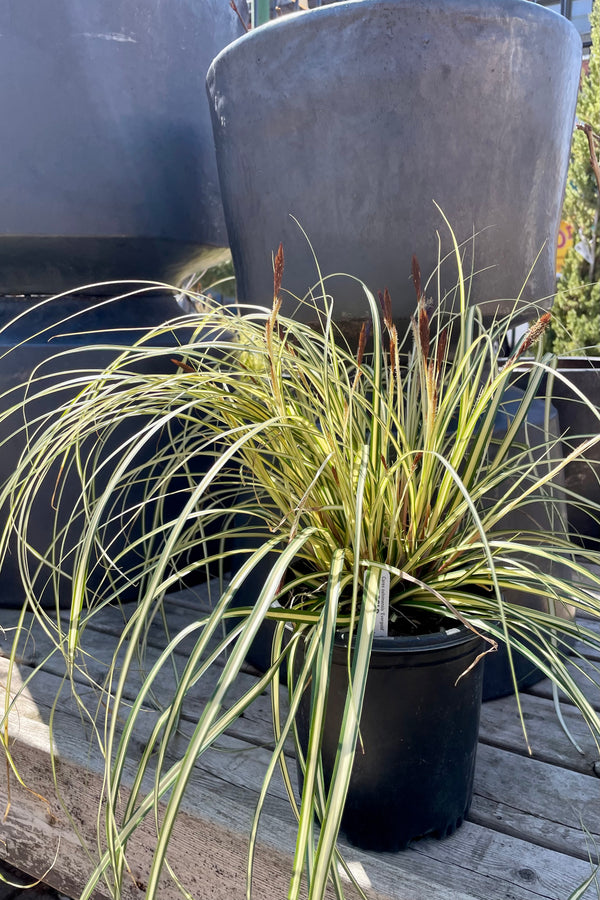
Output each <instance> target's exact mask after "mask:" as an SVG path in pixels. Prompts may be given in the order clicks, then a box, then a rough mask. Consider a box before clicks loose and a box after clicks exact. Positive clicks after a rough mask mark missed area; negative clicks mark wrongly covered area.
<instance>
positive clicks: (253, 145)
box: [207, 0, 581, 320]
mask: <svg viewBox="0 0 600 900" xmlns="http://www.w3.org/2000/svg"><path fill="white" fill-rule="evenodd" d="M580 64H581V42H580V38H579V36H578V34H577V32H576V29H575V28H574V27H573V26H572V25H571V23H569V22H568V21H566V20H565V19H563V18H561V17H560V16H558V15H557V14H555V13H552V12H550V11H548V10H547V9H544V8H542V7H541V6H537V5H536V4H534V3H530V2H526V0H429V2H427V3H415V2H414V0H361V2H343V3H337V4H333V5H331V6H327V7H322V8H320V9H315V10H312V11H310V12H305V13H297V14H293V15H291V16H286V17H284V18H282V19H280V20H278V21H275V22H271V23H269V24H268V25H265V26H263V27H261V28H259V29H257V30H255V31H253V32H250V33H249V34H248V35H246V36H244V37H242V38H241V39H240V40H239V41H236V42H234V43H233V44H231V45H230V46H228V47H227V48H226V49H225V50H224V51H223V52H222V53H220V54H219V56H218V57H217V58H216V59H215V60H214V62H213V63H212V65H211V67H210V69H209V73H208V80H207V85H208V92H209V97H210V104H211V113H212V123H213V129H214V134H215V143H216V148H217V158H218V168H219V177H220V182H221V190H222V197H223V204H224V209H225V216H226V221H227V229H228V233H229V239H230V243H231V247H232V251H233V257H234V263H235V269H236V275H237V279H238V292H239V299H240V300H241V301H242V302H251V303H256V302H259V303H263V304H264V303H269V302H270V297H271V293H272V263H271V259H272V253H273V252H274V251H275V250H276V249H277V246H278V244H279V242H280V241H283V244H284V248H285V251H286V271H285V276H284V288H287V289H288V290H290V291H292V292H294V293H296V294H300V295H303V294H304V293H305V292H306V290H307V289H308V287H309V286H310V285H312V284H313V283H314V282H315V281H316V268H315V264H314V260H313V258H312V254H311V251H310V249H309V248H308V246H307V245H306V242H305V240H304V238H303V237H302V235H301V233H300V231H299V229H298V226H297V225H296V224H295V222H294V221H293V220H292V219H291V218H290V217H291V216H292V215H293V216H295V217H296V218H297V219H298V220H299V221H300V222H301V224H302V226H303V227H304V228H305V230H306V232H307V233H308V236H309V238H310V240H311V242H312V244H313V246H314V249H315V252H316V254H317V256H318V259H319V262H320V264H321V267H322V269H323V271H324V272H325V273H331V272H348V273H350V274H352V275H357V276H359V277H360V278H362V279H364V280H365V281H366V283H367V284H368V286H369V287H370V288H371V289H374V290H377V289H381V288H383V287H384V285H387V287H388V288H389V289H390V291H391V295H392V301H393V304H394V309H395V311H396V314H397V315H398V317H399V318H406V317H407V316H408V315H409V314H410V313H411V312H412V310H413V307H414V289H413V286H412V284H411V283H410V271H411V256H412V254H413V253H415V254H416V255H417V256H418V258H419V261H420V264H421V270H422V272H423V273H424V274H425V273H429V272H431V271H432V270H433V269H434V268H435V266H436V263H437V239H436V231H437V230H441V232H442V234H443V239H444V250H448V249H450V244H449V241H448V239H447V233H446V232H445V227H444V225H443V221H442V218H441V216H440V214H439V212H438V210H437V209H436V207H435V206H434V201H436V202H437V203H438V204H439V205H440V206H441V207H442V209H443V210H444V212H445V214H446V215H447V217H448V219H449V220H450V222H451V223H452V225H453V228H454V230H455V231H456V234H457V237H458V239H459V240H460V241H470V239H471V238H472V235H473V232H474V231H476V232H481V233H480V234H479V235H478V237H477V238H476V241H475V269H476V270H483V269H485V267H487V266H493V268H489V269H486V271H479V274H477V276H476V277H475V278H474V280H473V285H472V299H473V300H474V301H476V302H478V303H485V309H486V311H487V312H492V311H493V310H494V309H496V308H500V309H502V310H504V311H508V310H509V309H512V303H510V302H507V298H511V299H512V298H515V297H516V296H517V295H518V294H519V292H520V291H521V289H522V287H523V284H524V283H525V282H526V281H527V276H528V272H529V270H530V268H531V266H532V265H533V263H534V261H535V260H536V257H537V256H538V254H539V259H538V262H537V264H536V266H535V269H534V271H533V273H532V275H531V277H530V278H529V280H528V281H527V286H526V288H525V290H524V292H523V295H522V296H523V299H524V300H525V301H527V300H532V299H533V300H536V301H537V300H540V299H541V298H546V302H547V303H549V302H550V298H551V297H552V295H553V294H554V280H555V260H554V257H555V246H556V238H557V233H558V226H559V219H560V209H561V202H562V194H563V189H564V184H565V178H566V171H567V164H568V159H569V148H570V142H571V133H572V126H573V119H574V112H575V101H576V94H577V86H578V80H579V71H580ZM470 253H471V248H470V247H467V249H466V257H467V260H466V265H467V268H468V269H469V268H470ZM455 281H456V267H455V266H454V265H450V266H448V267H447V271H446V270H445V271H444V274H443V279H442V282H443V283H442V287H443V289H448V288H450V287H452V286H453V285H454V284H455ZM332 291H333V293H334V295H336V294H337V295H338V297H337V303H338V315H342V316H343V317H344V318H346V319H350V320H353V319H358V318H361V317H363V316H364V314H365V303H364V299H363V298H362V295H361V293H360V291H359V290H358V289H354V288H353V287H352V286H351V285H349V284H348V283H347V282H344V283H343V289H342V288H340V290H339V291H336V287H335V284H332ZM433 292H434V291H433V289H432V291H431V293H433ZM291 308H292V304H291V302H290V301H288V310H290V309H291ZM284 309H285V308H284Z"/></svg>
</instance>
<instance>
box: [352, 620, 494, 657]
mask: <svg viewBox="0 0 600 900" xmlns="http://www.w3.org/2000/svg"><path fill="white" fill-rule="evenodd" d="M448 622H449V624H450V627H448V628H444V629H443V630H440V631H434V632H430V633H429V634H412V635H404V634H401V635H388V636H387V637H374V638H373V652H377V653H384V654H385V653H390V654H391V653H402V652H404V651H410V652H411V653H413V652H416V653H428V652H430V651H431V650H435V649H437V648H439V647H443V648H445V649H451V648H453V647H460V646H463V645H466V644H469V643H470V642H472V641H475V642H482V641H483V639H482V638H481V636H480V635H479V634H478V633H477V632H475V631H473V630H472V629H471V628H467V626H466V625H463V624H462V623H461V622H459V621H458V620H457V619H449V620H448ZM335 647H337V648H340V649H347V648H348V632H338V634H337V635H336V639H335Z"/></svg>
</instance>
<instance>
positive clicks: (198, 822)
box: [0, 587, 600, 900]
mask: <svg viewBox="0 0 600 900" xmlns="http://www.w3.org/2000/svg"><path fill="white" fill-rule="evenodd" d="M206 602H207V598H206V588H205V587H203V588H199V589H196V590H195V591H185V592H182V593H180V594H177V595H173V596H171V597H170V598H169V600H168V604H167V607H168V620H169V624H170V626H171V627H172V628H179V627H181V625H182V624H183V623H185V622H186V621H190V620H191V619H192V617H193V616H194V615H195V614H197V612H198V609H199V608H203V607H205V605H206ZM16 619H17V613H16V612H11V611H8V612H7V611H2V612H1V613H0V625H2V627H3V628H4V629H6V630H7V631H6V636H5V638H4V641H5V646H6V647H7V648H8V646H9V641H10V638H11V635H10V631H9V630H8V629H10V627H11V626H12V625H14V624H15V622H16ZM153 628H154V626H153ZM121 630H122V614H121V613H120V612H119V611H118V610H107V611H106V612H105V613H104V614H103V615H102V616H99V617H97V618H96V621H95V622H94V624H93V625H90V626H89V627H88V628H87V630H86V632H85V638H84V650H85V653H86V656H85V659H82V662H85V666H86V668H87V672H88V674H89V676H90V677H91V678H92V679H93V680H94V681H96V682H101V681H102V678H103V677H104V674H105V672H106V664H107V661H108V659H109V658H110V657H111V655H112V648H113V647H114V643H115V640H116V638H117V637H118V635H119V634H120V632H121ZM163 643H164V639H163V636H162V628H161V627H159V626H158V625H157V626H156V629H155V631H153V633H152V640H151V643H150V646H149V647H148V656H149V658H150V659H154V658H156V656H157V655H158V652H159V650H160V648H161V646H162V645H163ZM0 647H1V644H0ZM47 647H48V642H47V638H45V636H44V635H43V633H42V632H41V630H40V629H39V628H38V629H34V632H33V634H32V637H31V639H30V640H29V642H28V645H27V647H25V648H24V651H23V654H22V657H21V659H20V661H19V667H18V677H19V678H20V680H21V682H22V683H25V682H26V681H27V679H28V677H29V675H30V674H31V673H32V671H33V669H34V667H35V665H36V662H38V661H40V660H42V659H43V658H44V657H45V655H46V652H47ZM185 649H186V648H185V646H184V647H183V648H182V653H181V656H180V659H179V662H180V663H181V665H183V664H184V662H185V660H186V656H185ZM6 672H7V661H6V659H0V684H2V685H3V684H5V680H6ZM62 676H63V669H62V666H61V661H60V659H59V658H57V657H55V658H53V660H51V661H50V662H49V663H47V664H46V665H45V666H44V671H43V674H41V675H40V674H38V675H37V676H36V677H35V678H33V679H32V681H31V682H30V683H29V684H27V685H26V687H25V688H24V690H23V692H22V694H21V695H20V697H19V698H18V701H17V703H16V705H15V709H14V712H13V713H12V714H11V717H10V721H9V731H10V735H11V739H12V742H13V743H12V749H13V755H14V758H15V760H16V761H17V763H18V765H19V767H20V773H21V775H22V777H23V779H24V783H25V785H26V788H24V787H22V786H21V785H19V784H18V782H17V780H16V778H15V777H14V775H10V778H9V777H8V773H7V775H6V776H5V777H3V778H2V784H1V786H0V808H2V809H4V808H5V806H6V804H7V800H8V797H7V785H10V809H9V811H8V815H7V817H6V818H5V820H4V821H3V822H2V823H1V824H0V858H4V859H5V860H6V861H8V862H10V863H12V864H14V865H15V866H17V867H18V868H19V869H21V870H23V871H26V872H28V873H30V874H31V875H33V876H37V877H40V876H43V877H44V880H45V881H46V882H48V883H49V884H52V885H54V886H55V887H56V888H58V889H59V890H61V891H63V892H64V893H65V894H67V895H68V896H69V897H73V898H76V897H78V896H79V892H80V890H81V886H82V885H83V883H84V882H85V875H86V873H87V872H89V871H90V869H91V862H90V859H89V858H88V856H86V853H85V851H84V850H83V849H82V847H81V843H80V840H79V838H78V837H77V832H78V833H79V834H80V835H81V837H82V838H84V839H85V840H86V841H87V842H88V845H89V848H90V852H91V853H92V855H93V853H94V848H95V846H96V836H95V835H96V832H95V827H96V810H97V801H98V797H99V796H100V792H101V789H102V761H101V759H100V758H99V753H98V751H97V750H96V749H95V744H94V738H93V730H92V728H91V726H90V723H89V722H86V721H85V720H84V719H83V717H82V716H81V714H80V712H79V710H78V709H77V708H76V706H75V705H74V703H73V702H72V700H71V699H70V697H69V690H68V687H67V686H66V685H64V686H63V691H62V694H61V699H60V701H59V703H58V704H57V705H56V707H55V706H54V701H55V698H56V696H57V694H58V692H59V689H60V688H61V683H62ZM139 677H140V678H143V673H140V675H139ZM253 677H255V676H254V675H253V673H252V671H251V670H248V672H247V673H245V674H244V675H243V677H242V681H245V682H246V684H248V683H249V681H250V679H252V678H253ZM170 678H171V679H173V676H172V675H171V676H170ZM170 678H169V676H167V675H165V678H164V680H163V681H162V683H161V684H160V688H159V693H162V692H164V696H168V695H169V691H170V690H171V689H172V684H173V682H172V680H171V683H169V680H170ZM81 681H82V685H81V689H82V690H88V691H89V695H90V700H92V698H93V688H92V687H91V686H90V687H88V688H86V687H85V684H84V675H83V673H82V674H81ZM135 694H136V683H135V682H133V681H132V683H131V684H130V696H131V698H133V697H134V696H135ZM202 694H204V695H205V690H202V691H201V692H200V691H199V692H198V694H197V695H196V696H194V697H192V698H191V699H190V701H189V703H188V705H187V709H186V712H185V715H184V717H183V720H182V729H183V731H186V732H187V733H190V732H191V730H192V729H193V726H194V722H195V719H196V717H197V711H198V709H199V708H200V705H201V703H202V700H203V696H202ZM588 696H589V697H590V699H591V700H592V701H593V702H594V704H595V705H596V706H597V708H600V689H599V688H598V687H597V686H591V687H590V689H589V691H588ZM523 706H524V711H525V716H526V720H527V726H528V729H529V736H530V740H531V743H532V746H533V757H532V758H530V757H528V755H527V752H526V747H525V744H524V740H523V736H522V733H521V730H520V725H519V720H518V718H517V714H516V708H515V701H514V698H506V699H501V700H496V701H492V702H490V703H487V704H485V705H484V708H483V714H482V721H481V735H480V745H479V751H478V760H477V772H476V779H475V796H474V800H473V805H472V809H471V813H470V816H469V820H468V821H467V822H466V823H465V824H464V825H463V826H462V828H460V829H459V830H458V831H457V832H456V833H455V834H454V835H453V836H452V837H450V838H447V839H446V840H444V841H437V840H435V839H423V840H420V841H417V842H415V843H414V844H413V845H412V846H411V847H410V848H409V849H408V850H406V851H403V852H401V853H398V854H368V853H363V852H360V851H357V850H355V849H354V848H350V847H349V848H347V853H346V856H347V859H348V860H349V861H350V862H351V865H352V867H353V870H354V871H355V872H356V873H357V874H358V875H359V876H360V877H361V880H362V883H363V885H364V887H365V889H366V891H367V894H368V896H369V897H372V898H373V900H375V898H377V900H433V898H435V900H473V898H478V900H540V898H546V900H566V898H568V897H569V895H570V894H571V892H572V891H573V890H574V889H575V888H576V887H577V885H578V884H579V883H581V882H582V881H583V880H584V879H586V878H588V877H589V876H590V873H591V872H592V864H591V862H590V858H592V859H594V858H597V852H598V851H597V847H596V846H595V842H598V846H599V847H600V778H599V777H598V774H599V773H600V764H598V753H597V751H596V750H595V747H594V744H593V741H592V740H591V738H590V737H589V736H588V734H587V732H586V729H585V727H584V726H583V724H582V723H581V722H580V720H579V718H578V716H577V715H576V714H575V712H574V711H573V710H572V709H571V708H569V707H568V706H565V707H564V715H565V719H566V721H567V723H568V724H569V727H570V728H571V730H572V732H573V734H574V735H575V736H576V738H577V739H578V740H579V741H580V742H581V745H582V748H583V749H584V751H585V752H584V755H580V754H579V753H578V752H577V751H576V750H575V749H574V748H573V747H572V746H571V745H570V743H569V742H568V741H567V739H566V737H565V735H564V734H563V732H562V731H561V728H560V726H559V724H558V722H557V720H556V717H555V714H554V711H553V706H552V701H551V692H550V688H549V684H548V683H547V682H542V683H541V684H539V685H537V686H536V687H534V688H533V689H531V690H530V691H528V692H527V693H526V694H524V695H523ZM269 715H270V703H269V699H268V697H266V696H265V697H262V698H261V702H259V703H256V704H255V708H253V709H251V710H250V711H249V712H248V714H247V715H245V716H244V717H243V718H241V719H240V720H239V721H238V722H237V723H236V725H235V728H233V729H232V730H231V732H230V733H229V734H228V735H226V736H225V737H224V738H223V739H222V741H220V749H218V750H214V751H212V752H211V753H209V754H207V755H206V756H205V757H203V759H202V763H201V764H199V765H198V766H197V767H196V771H195V775H194V779H193V782H192V784H191V785H190V790H189V791H188V794H187V797H186V802H185V808H184V809H183V810H182V811H181V814H180V816H179V821H178V825H177V829H176V836H175V838H174V842H173V846H172V849H171V851H170V854H169V863H170V865H171V867H172V868H173V870H174V871H175V872H176V874H177V876H178V877H179V878H180V879H181V881H182V882H183V884H184V886H185V887H186V888H187V890H188V891H189V892H190V894H191V895H192V897H194V898H195V900H208V898H212V900H242V898H244V896H245V893H244V889H245V854H246V834H247V832H248V826H249V822H250V818H251V815H252V811H253V809H254V806H255V802H256V796H257V791H258V789H259V785H260V783H261V778H262V773H263V772H264V768H265V765H266V762H267V759H268V756H269V751H268V747H269V744H270V740H271V738H270V734H269ZM147 718H148V726H147V728H149V727H150V725H151V724H152V722H153V721H154V713H153V712H152V711H148V713H147ZM51 719H53V722H52V736H53V740H54V746H55V754H56V757H57V762H56V769H55V777H56V781H57V784H58V787H59V789H60V793H61V797H62V805H61V804H59V802H58V801H57V800H56V796H55V792H54V789H53V785H52V767H51V762H50V753H49V749H50V747H49V733H50V732H49V727H50V721H51ZM147 728H141V729H140V734H139V741H140V745H141V744H142V743H143V741H144V736H145V735H147V734H148V731H147ZM142 732H143V733H142ZM450 774H451V773H450ZM42 798H45V799H42ZM293 830H294V829H293V820H292V815H291V812H290V810H289V807H288V804H287V801H286V799H285V796H284V789H283V785H282V784H281V783H279V782H276V783H275V784H274V786H273V790H272V793H271V795H270V799H269V801H268V804H267V809H266V812H265V814H264V817H263V820H262V827H261V832H260V851H259V854H258V860H257V867H256V872H255V878H254V890H255V894H254V896H255V897H256V898H257V900H271V898H272V900H281V898H283V897H285V896H286V885H287V876H288V872H289V867H290V859H291V856H290V854H291V848H292V846H293ZM153 838H154V835H153V823H152V822H151V821H148V822H147V827H145V828H144V833H143V835H141V836H138V837H137V838H136V839H135V843H132V844H131V847H130V852H129V855H128V859H129V863H130V866H131V875H130V876H128V878H127V881H126V885H125V888H124V890H123V893H122V897H123V898H124V900H130V898H143V896H144V880H145V878H146V876H147V871H148V861H149V859H150V856H151V853H152V846H153ZM599 894H600V888H599V887H597V886H596V887H594V886H590V888H589V889H588V890H587V891H586V893H585V895H584V896H585V897H586V898H592V897H596V898H597V897H598V896H599ZM96 896H97V897H104V896H108V894H104V893H102V892H101V891H98V892H97V895H96ZM179 896H181V895H180V894H179V893H178V892H177V891H176V890H175V889H174V888H173V887H172V885H171V883H170V881H168V880H167V881H165V886H164V890H163V891H162V893H161V900H174V898H175V897H179ZM350 896H352V893H351V892H350Z"/></svg>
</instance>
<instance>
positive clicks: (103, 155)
mask: <svg viewBox="0 0 600 900" xmlns="http://www.w3.org/2000/svg"><path fill="white" fill-rule="evenodd" d="M238 5H239V6H240V7H241V8H242V10H243V9H244V8H245V3H244V0H241V3H239V4H238ZM242 31H243V29H242V26H241V24H240V22H239V20H238V18H237V17H236V15H235V14H234V12H233V11H232V9H231V8H230V6H229V3H228V2H226V0H169V2H168V3H148V2H147V0H102V2H98V3H94V2H90V0H53V2H49V3H48V2H44V0H19V2H18V3H4V4H2V7H1V8H0V35H1V41H2V53H1V54H0V120H1V121H2V127H3V133H4V140H3V141H2V147H1V148H0V169H1V171H2V174H3V177H2V181H1V183H0V294H11V293H46V294H51V293H55V292H58V291H61V290H65V289H72V288H76V287H79V286H80V285H83V284H87V283H90V282H94V281H99V280H102V281H103V280H106V279H111V278H117V279H121V278H145V279H157V280H166V281H168V282H169V283H171V282H177V281H179V280H180V279H181V278H182V276H183V275H185V273H186V272H187V271H188V270H189V269H190V268H194V267H196V266H197V265H198V263H199V261H201V260H202V257H203V256H206V254H207V253H208V252H209V251H210V249H211V248H213V249H214V247H222V246H224V245H226V243H227V237H226V230H225V225H224V221H223V215H222V208H221V202H220V194H219V186H218V177H217V170H216V162H215V156H214V148H213V140H212V133H211V126H210V115H209V110H208V104H207V103H206V100H205V91H204V79H205V75H206V70H207V68H208V65H209V63H210V61H211V59H212V57H213V56H214V55H215V53H217V52H218V51H219V50H220V49H221V48H222V47H224V46H225V45H226V44H227V43H228V42H229V41H232V40H233V39H234V38H236V37H238V36H239V35H240V34H242Z"/></svg>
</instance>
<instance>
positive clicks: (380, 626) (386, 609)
mask: <svg viewBox="0 0 600 900" xmlns="http://www.w3.org/2000/svg"><path fill="white" fill-rule="evenodd" d="M389 619H390V573H389V572H387V571H385V570H384V571H383V572H382V573H381V578H380V579H379V600H378V603H377V618H376V620H375V637H387V636H388V624H389Z"/></svg>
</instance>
